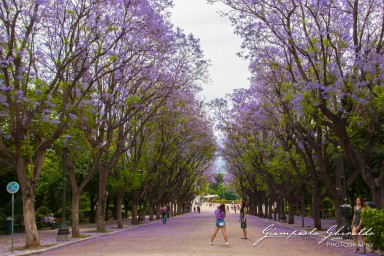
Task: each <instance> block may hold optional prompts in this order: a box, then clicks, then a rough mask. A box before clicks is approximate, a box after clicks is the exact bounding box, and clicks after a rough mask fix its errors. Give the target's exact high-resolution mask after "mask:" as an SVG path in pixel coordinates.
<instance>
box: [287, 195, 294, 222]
mask: <svg viewBox="0 0 384 256" xmlns="http://www.w3.org/2000/svg"><path fill="white" fill-rule="evenodd" d="M288 205H289V207H288V224H295V209H294V207H293V206H294V205H295V200H294V199H293V198H288Z"/></svg>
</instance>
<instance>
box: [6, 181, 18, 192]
mask: <svg viewBox="0 0 384 256" xmlns="http://www.w3.org/2000/svg"><path fill="white" fill-rule="evenodd" d="M19 188H20V186H19V183H17V182H16V181H12V182H9V183H8V185H7V191H8V193H11V194H14V193H16V192H17V191H19Z"/></svg>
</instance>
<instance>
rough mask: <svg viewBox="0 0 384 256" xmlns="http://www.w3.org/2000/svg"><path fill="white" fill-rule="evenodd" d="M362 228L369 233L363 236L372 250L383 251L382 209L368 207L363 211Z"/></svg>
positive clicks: (383, 219)
mask: <svg viewBox="0 0 384 256" xmlns="http://www.w3.org/2000/svg"><path fill="white" fill-rule="evenodd" d="M362 216H363V225H364V228H365V229H366V230H367V231H368V230H369V232H370V233H371V235H367V236H365V242H366V243H368V244H371V245H372V248H373V249H374V250H377V249H380V250H381V251H384V210H376V209H371V208H368V209H366V210H364V211H363V214H362Z"/></svg>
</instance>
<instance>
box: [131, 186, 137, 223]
mask: <svg viewBox="0 0 384 256" xmlns="http://www.w3.org/2000/svg"><path fill="white" fill-rule="evenodd" d="M136 193H137V192H135V191H133V195H132V220H131V224H132V225H137V224H138V222H137V196H136Z"/></svg>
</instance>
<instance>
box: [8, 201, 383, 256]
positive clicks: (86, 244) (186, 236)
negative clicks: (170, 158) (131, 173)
mask: <svg viewBox="0 0 384 256" xmlns="http://www.w3.org/2000/svg"><path fill="white" fill-rule="evenodd" d="M213 210H214V208H209V207H207V206H205V205H204V206H203V207H202V212H201V213H200V214H199V213H189V214H185V215H182V216H177V217H174V218H170V219H168V221H167V224H165V225H163V224H162V222H161V221H154V222H151V223H146V224H143V225H139V226H135V227H132V226H130V225H126V226H125V227H126V228H125V229H124V230H117V229H116V228H115V227H114V226H115V225H116V224H114V223H113V222H109V223H108V225H107V227H108V229H111V230H113V232H112V233H109V234H98V233H87V232H86V231H87V230H90V229H95V228H94V224H93V225H88V226H82V228H81V233H83V234H87V235H92V236H93V238H88V239H81V241H76V240H74V239H72V240H71V241H70V242H60V243H58V242H56V234H57V230H54V231H50V230H45V231H41V233H40V234H41V241H42V244H44V245H50V244H56V245H54V246H52V247H48V248H44V249H42V250H40V251H25V250H24V251H16V253H14V254H11V253H10V236H0V242H1V246H0V250H1V251H0V254H1V255H28V254H29V255H54V256H59V255H82V256H88V255H90V256H96V255H139V256H140V255H159V256H161V255H202V256H206V255H220V256H223V255H278V256H280V255H281V256H284V255H289V256H291V255H293V256H296V255H297V256H300V255H311V256H312V255H313V256H317V255H319V256H320V255H327V256H333V255H334V256H336V255H338V256H343V255H355V254H354V253H353V250H354V248H352V247H351V245H352V240H335V239H333V238H335V237H331V238H328V239H326V240H325V241H324V242H322V243H320V244H319V242H320V241H321V240H322V239H324V238H325V236H326V232H327V231H319V232H318V234H317V235H309V234H307V235H304V234H301V235H292V236H291V237H290V238H287V235H286V234H292V233H293V232H294V233H295V234H299V232H300V230H301V231H307V232H309V231H310V230H311V228H310V227H304V229H303V228H301V218H297V219H295V221H297V222H296V223H295V224H292V225H288V224H283V225H282V224H280V223H278V222H274V221H271V220H267V219H262V218H258V217H254V216H248V218H247V221H248V240H243V239H240V238H241V236H242V232H241V229H240V224H239V222H238V219H239V214H238V213H237V214H235V213H233V212H230V213H229V214H227V218H226V226H227V232H228V242H229V244H230V245H229V246H228V247H226V246H225V242H224V239H223V237H222V234H221V232H219V233H218V235H217V237H216V239H215V240H214V245H209V239H210V235H211V233H212V231H213V229H214V221H215V220H214V215H213ZM126 221H127V222H128V221H129V220H126ZM271 224H273V225H274V226H273V228H272V229H271V230H270V231H269V232H278V233H281V232H283V233H284V234H282V236H283V237H276V236H275V235H274V234H271V235H273V236H274V237H265V238H264V239H262V238H263V237H264V236H265V234H263V230H265V229H266V228H267V227H268V226H269V225H271ZM305 224H306V225H305V226H310V225H311V221H310V219H309V218H307V219H306V221H305ZM322 224H323V228H325V229H327V228H328V227H330V226H332V225H333V224H334V222H333V221H332V220H324V221H323V223H322ZM264 233H265V231H264ZM23 239H25V235H24V236H23V234H17V235H16V236H15V241H18V242H17V244H16V245H15V247H18V246H19V247H20V246H22V244H23V242H24V240H23ZM260 239H262V240H260ZM257 240H260V241H259V243H258V244H256V245H255V246H253V244H254V243H255V242H256V241H257ZM356 255H361V254H356ZM366 255H370V256H374V255H378V254H374V253H368V254H366Z"/></svg>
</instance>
